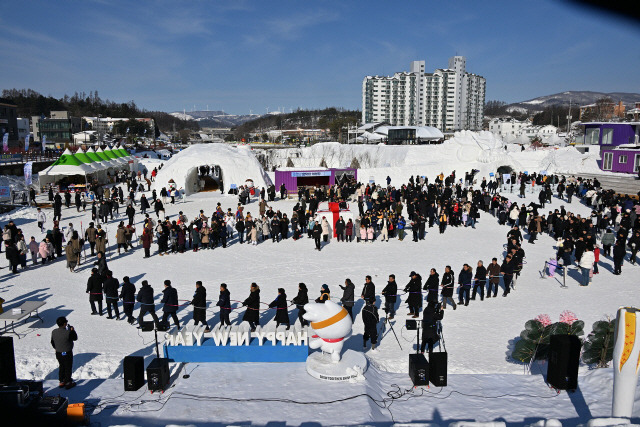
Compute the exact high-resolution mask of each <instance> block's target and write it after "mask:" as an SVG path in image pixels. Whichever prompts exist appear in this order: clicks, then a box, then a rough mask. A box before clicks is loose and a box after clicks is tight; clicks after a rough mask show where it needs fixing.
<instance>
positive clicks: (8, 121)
mask: <svg viewBox="0 0 640 427" xmlns="http://www.w3.org/2000/svg"><path fill="white" fill-rule="evenodd" d="M17 108H18V107H17V106H16V105H15V104H12V103H11V102H10V101H9V100H7V99H3V98H0V141H2V138H4V135H5V134H8V135H9V139H8V142H9V146H15V145H16V142H17V141H18V114H17Z"/></svg>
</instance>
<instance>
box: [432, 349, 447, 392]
mask: <svg viewBox="0 0 640 427" xmlns="http://www.w3.org/2000/svg"><path fill="white" fill-rule="evenodd" d="M429 381H431V384H433V385H434V386H436V387H446V386H447V352H446V351H440V352H438V353H430V354H429Z"/></svg>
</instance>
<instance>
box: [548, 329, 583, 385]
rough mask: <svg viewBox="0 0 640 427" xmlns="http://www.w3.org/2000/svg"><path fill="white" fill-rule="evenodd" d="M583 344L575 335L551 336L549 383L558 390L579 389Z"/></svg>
mask: <svg viewBox="0 0 640 427" xmlns="http://www.w3.org/2000/svg"><path fill="white" fill-rule="evenodd" d="M581 347H582V343H581V342H580V339H579V338H578V337H577V336H575V335H551V341H550V346H549V367H548V368H547V381H548V382H549V384H550V385H551V386H552V387H554V388H556V389H558V390H575V389H577V388H578V366H579V363H580V348H581Z"/></svg>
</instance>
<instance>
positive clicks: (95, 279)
mask: <svg viewBox="0 0 640 427" xmlns="http://www.w3.org/2000/svg"><path fill="white" fill-rule="evenodd" d="M87 293H88V294H89V301H102V276H100V275H99V274H92V275H91V277H89V280H87Z"/></svg>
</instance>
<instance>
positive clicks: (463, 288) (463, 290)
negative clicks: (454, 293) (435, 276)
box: [458, 264, 473, 306]
mask: <svg viewBox="0 0 640 427" xmlns="http://www.w3.org/2000/svg"><path fill="white" fill-rule="evenodd" d="M472 280H473V270H472V269H471V266H470V265H469V264H464V266H463V267H462V271H460V274H459V275H458V285H460V292H459V293H458V304H460V305H462V304H464V305H465V306H466V305H469V294H470V293H471V281H472Z"/></svg>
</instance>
